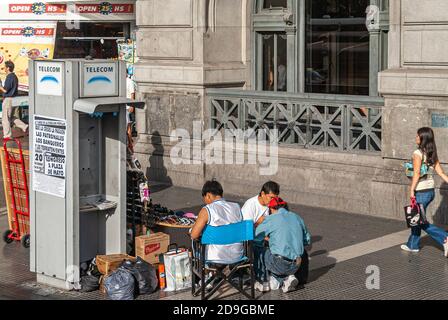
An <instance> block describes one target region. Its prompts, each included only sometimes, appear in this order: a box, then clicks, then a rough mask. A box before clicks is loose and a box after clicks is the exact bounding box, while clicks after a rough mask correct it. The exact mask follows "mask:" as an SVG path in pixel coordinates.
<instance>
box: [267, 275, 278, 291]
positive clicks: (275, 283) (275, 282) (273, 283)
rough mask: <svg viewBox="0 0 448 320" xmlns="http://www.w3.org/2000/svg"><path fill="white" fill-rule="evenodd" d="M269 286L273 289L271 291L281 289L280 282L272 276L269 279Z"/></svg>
mask: <svg viewBox="0 0 448 320" xmlns="http://www.w3.org/2000/svg"><path fill="white" fill-rule="evenodd" d="M269 286H270V287H271V290H278V289H280V282H278V280H277V279H276V278H275V277H273V276H271V277H270V278H269Z"/></svg>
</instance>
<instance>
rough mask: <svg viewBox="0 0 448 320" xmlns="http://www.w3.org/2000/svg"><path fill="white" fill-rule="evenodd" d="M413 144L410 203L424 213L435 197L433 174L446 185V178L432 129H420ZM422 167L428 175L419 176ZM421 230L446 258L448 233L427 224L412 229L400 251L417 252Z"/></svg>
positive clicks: (447, 253) (447, 254)
mask: <svg viewBox="0 0 448 320" xmlns="http://www.w3.org/2000/svg"><path fill="white" fill-rule="evenodd" d="M415 142H416V143H417V146H418V149H417V150H415V151H414V154H413V155H412V162H413V166H414V176H413V178H412V182H411V188H410V196H411V203H419V204H422V205H423V207H424V208H425V212H426V208H428V206H429V204H430V203H431V202H432V201H433V200H434V197H435V191H434V189H435V184H434V178H433V176H434V172H435V173H437V174H438V175H439V176H440V177H441V178H442V179H443V180H445V182H446V183H448V176H447V175H446V174H445V173H444V172H443V169H442V166H441V165H440V162H439V159H438V157H437V147H436V142H435V139H434V132H433V131H432V129H431V128H426V127H425V128H420V129H419V130H418V132H417V137H416V138H415ZM423 165H426V166H427V167H428V173H427V174H426V175H424V176H421V174H420V170H421V167H422V166H423ZM422 229H423V230H424V231H425V232H426V233H427V234H429V235H430V236H431V237H432V238H433V239H434V240H435V241H436V242H437V243H439V244H440V245H441V246H443V248H444V255H445V257H448V233H447V232H446V231H445V230H443V229H441V228H438V227H436V226H434V225H432V224H429V223H428V224H425V225H422V226H417V227H413V228H412V229H411V236H410V237H409V240H408V243H407V244H404V245H402V246H401V249H403V250H405V251H409V252H419V251H420V236H421V233H422Z"/></svg>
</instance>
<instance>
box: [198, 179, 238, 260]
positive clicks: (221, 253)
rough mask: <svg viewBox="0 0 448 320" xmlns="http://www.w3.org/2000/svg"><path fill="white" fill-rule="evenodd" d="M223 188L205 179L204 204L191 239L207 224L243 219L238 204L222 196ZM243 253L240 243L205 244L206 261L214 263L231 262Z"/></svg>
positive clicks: (219, 224) (213, 224)
mask: <svg viewBox="0 0 448 320" xmlns="http://www.w3.org/2000/svg"><path fill="white" fill-rule="evenodd" d="M223 193H224V192H223V189H222V186H221V184H220V183H219V182H218V181H207V182H206V183H205V184H204V186H203V188H202V198H203V201H204V203H205V204H206V206H205V207H204V208H202V209H201V211H200V212H199V215H198V218H197V220H196V223H195V224H194V226H193V228H192V230H191V239H193V240H196V239H199V238H200V237H201V235H202V232H203V231H204V229H205V227H206V226H207V225H210V226H214V227H218V226H225V225H228V224H233V223H238V222H241V221H243V215H242V214H241V209H240V206H239V204H237V203H234V202H228V201H226V200H225V199H224V198H223ZM243 255H244V247H243V244H242V243H236V244H230V245H207V251H206V257H205V259H206V261H209V262H211V263H216V264H233V263H236V262H239V261H240V260H241V258H242V257H243Z"/></svg>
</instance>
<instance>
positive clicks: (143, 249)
mask: <svg viewBox="0 0 448 320" xmlns="http://www.w3.org/2000/svg"><path fill="white" fill-rule="evenodd" d="M169 245H170V236H169V235H168V234H165V233H162V232H158V233H153V234H151V235H149V236H140V237H136V238H135V255H136V256H137V257H140V258H142V259H143V260H145V261H146V262H148V263H151V264H156V263H159V262H160V260H159V255H160V254H163V253H166V252H167V251H168V246H169Z"/></svg>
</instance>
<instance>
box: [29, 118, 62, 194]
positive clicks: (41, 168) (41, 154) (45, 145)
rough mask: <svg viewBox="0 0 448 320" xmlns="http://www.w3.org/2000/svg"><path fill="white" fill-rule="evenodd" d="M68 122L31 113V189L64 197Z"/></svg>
mask: <svg viewBox="0 0 448 320" xmlns="http://www.w3.org/2000/svg"><path fill="white" fill-rule="evenodd" d="M66 154H67V123H66V121H65V120H60V119H53V118H46V117H41V116H37V115H35V116H34V119H33V154H32V163H33V164H32V170H33V191H36V192H42V193H46V194H50V195H53V196H56V197H59V198H65V177H66Z"/></svg>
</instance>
